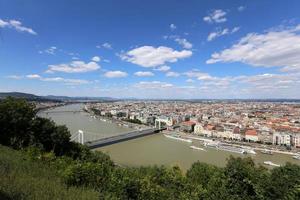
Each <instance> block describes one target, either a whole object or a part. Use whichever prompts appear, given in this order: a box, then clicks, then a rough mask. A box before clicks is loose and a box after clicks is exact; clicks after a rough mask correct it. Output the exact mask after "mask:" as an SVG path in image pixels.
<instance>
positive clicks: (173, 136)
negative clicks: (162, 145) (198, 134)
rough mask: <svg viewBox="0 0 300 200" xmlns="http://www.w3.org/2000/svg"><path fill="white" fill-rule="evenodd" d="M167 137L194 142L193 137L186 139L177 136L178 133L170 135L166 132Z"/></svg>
mask: <svg viewBox="0 0 300 200" xmlns="http://www.w3.org/2000/svg"><path fill="white" fill-rule="evenodd" d="M164 136H165V137H167V138H171V139H174V140H180V141H183V142H189V143H191V142H193V141H192V140H191V139H185V138H182V137H180V136H177V135H169V134H164Z"/></svg>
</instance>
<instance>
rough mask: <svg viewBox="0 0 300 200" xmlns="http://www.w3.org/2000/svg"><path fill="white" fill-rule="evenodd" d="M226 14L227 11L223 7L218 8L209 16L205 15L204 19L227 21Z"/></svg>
mask: <svg viewBox="0 0 300 200" xmlns="http://www.w3.org/2000/svg"><path fill="white" fill-rule="evenodd" d="M226 14H227V13H226V12H225V11H223V10H221V9H217V10H214V11H212V12H210V13H209V15H208V16H205V17H203V20H204V21H205V22H208V23H222V22H226V21H227V19H226V17H225V16H226Z"/></svg>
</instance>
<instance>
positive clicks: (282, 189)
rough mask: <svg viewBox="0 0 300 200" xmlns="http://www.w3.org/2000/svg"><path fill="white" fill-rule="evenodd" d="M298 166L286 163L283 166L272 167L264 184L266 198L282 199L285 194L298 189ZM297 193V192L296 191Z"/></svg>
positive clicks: (299, 171)
mask: <svg viewBox="0 0 300 200" xmlns="http://www.w3.org/2000/svg"><path fill="white" fill-rule="evenodd" d="M299 185H300V166H299V165H295V164H291V163H287V164H286V165H285V166H282V167H278V168H274V169H272V171H271V176H270V180H269V181H268V184H267V185H266V192H265V197H266V199H272V200H273V199H274V200H276V199H283V198H284V197H285V195H286V194H289V193H293V192H297V191H299V188H297V187H299ZM298 194H299V193H298Z"/></svg>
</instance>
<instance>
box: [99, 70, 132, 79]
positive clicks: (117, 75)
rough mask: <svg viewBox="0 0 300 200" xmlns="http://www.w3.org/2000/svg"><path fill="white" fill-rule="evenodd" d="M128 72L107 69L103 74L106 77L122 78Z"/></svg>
mask: <svg viewBox="0 0 300 200" xmlns="http://www.w3.org/2000/svg"><path fill="white" fill-rule="evenodd" d="M127 75H128V74H127V73H126V72H122V71H108V72H106V73H105V74H104V76H105V77H106V78H123V77H126V76H127Z"/></svg>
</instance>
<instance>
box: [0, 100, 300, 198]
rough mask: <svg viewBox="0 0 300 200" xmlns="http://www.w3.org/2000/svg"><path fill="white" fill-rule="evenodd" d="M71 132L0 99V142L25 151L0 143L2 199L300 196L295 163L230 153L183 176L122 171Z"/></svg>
mask: <svg viewBox="0 0 300 200" xmlns="http://www.w3.org/2000/svg"><path fill="white" fill-rule="evenodd" d="M69 137H70V133H69V131H68V130H67V128H66V127H64V126H57V125H55V123H54V122H52V121H50V120H48V119H42V118H39V117H36V113H35V111H34V108H33V106H32V105H30V104H28V103H27V102H26V101H24V100H17V99H12V98H8V99H6V100H4V101H2V102H0V142H1V144H3V145H6V146H10V147H13V148H15V149H18V150H21V151H24V152H26V153H20V152H19V153H16V152H14V153H10V152H9V151H11V150H8V149H7V148H4V147H1V148H0V150H1V151H0V175H1V176H0V177H1V179H3V180H1V181H0V195H2V196H0V198H3V199H4V198H6V199H18V198H19V199H68V198H69V197H70V198H71V197H74V198H73V199H80V198H81V197H86V198H87V199H93V198H95V196H96V195H95V192H94V191H97V196H98V198H99V199H147V200H148V199H149V200H150V199H153V200H154V199H191V200H193V199H195V200H196V199H197V200H200V199H208V200H214V199H222V200H231V199H236V200H242V199H243V200H254V199H255V200H256V199H260V200H273V199H275V200H276V199H278V200H279V199H280V200H281V199H284V200H294V199H295V200H296V199H300V166H298V165H294V164H290V163H287V164H286V165H285V166H283V167H279V168H275V169H273V170H267V169H266V168H264V167H261V166H255V164H254V162H253V161H252V160H251V158H245V159H241V158H233V157H231V158H230V159H229V160H228V162H227V165H226V167H225V168H219V167H215V166H212V165H209V164H205V163H200V162H196V163H194V164H193V165H192V166H191V168H190V169H189V170H188V171H187V173H186V174H183V173H182V171H181V170H180V169H179V168H178V167H172V168H166V167H163V166H161V167H158V166H152V167H138V168H133V167H126V168H122V167H118V166H115V165H114V163H113V162H112V161H111V159H110V158H109V156H107V155H105V154H103V153H101V152H92V151H90V150H89V149H88V148H87V147H85V146H82V145H79V144H76V143H73V142H70V139H69ZM25 155H26V156H25ZM28 158H30V160H28ZM67 186H69V187H67ZM69 193H73V194H69ZM14 195H15V196H14ZM43 195H46V196H43ZM59 195H60V198H56V197H58V196H59ZM72 195H73V196H72ZM43 197H44V198H43Z"/></svg>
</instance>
